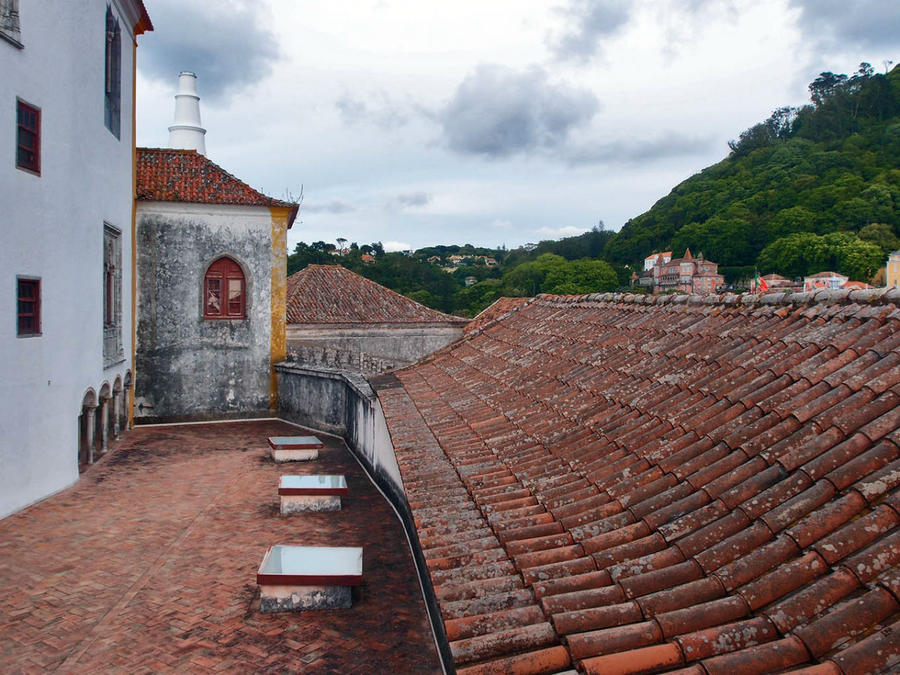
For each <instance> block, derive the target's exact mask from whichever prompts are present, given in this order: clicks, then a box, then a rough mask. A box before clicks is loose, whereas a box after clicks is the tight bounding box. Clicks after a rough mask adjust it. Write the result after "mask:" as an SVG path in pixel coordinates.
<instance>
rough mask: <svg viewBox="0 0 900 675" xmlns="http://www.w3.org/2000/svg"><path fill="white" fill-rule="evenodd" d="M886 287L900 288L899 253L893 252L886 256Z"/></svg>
mask: <svg viewBox="0 0 900 675" xmlns="http://www.w3.org/2000/svg"><path fill="white" fill-rule="evenodd" d="M886 272H887V276H886V279H885V285H886V286H893V287H894V288H898V287H900V251H894V252H893V253H891V254H890V255H889V256H888V260H887V270H886Z"/></svg>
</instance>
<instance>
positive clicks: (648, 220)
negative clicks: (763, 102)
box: [603, 64, 900, 278]
mask: <svg viewBox="0 0 900 675" xmlns="http://www.w3.org/2000/svg"><path fill="white" fill-rule="evenodd" d="M810 95H811V101H812V102H811V103H810V104H809V105H807V106H804V107H802V108H799V109H796V108H781V109H779V110H776V111H775V112H774V113H773V114H772V117H770V118H769V119H768V120H766V121H765V122H761V123H760V124H757V125H756V126H754V127H752V128H750V129H748V130H746V131H745V132H744V133H742V134H741V136H740V139H739V140H738V141H733V142H732V143H730V144H729V145H730V147H731V149H732V152H731V154H730V155H729V156H728V157H727V158H726V159H724V160H722V161H721V162H719V163H718V164H715V165H713V166H710V167H708V168H706V169H704V170H703V171H701V172H700V173H698V174H696V175H694V176H692V177H691V178H689V179H688V180H686V181H684V182H683V183H681V184H680V185H678V186H677V187H675V189H673V190H672V192H671V193H669V194H668V195H667V196H665V197H664V198H662V199H660V200H659V201H658V202H657V203H656V204H655V205H654V206H653V208H651V209H650V210H649V211H647V212H646V213H644V214H642V215H640V216H638V217H636V218H633V219H632V220H629V221H628V222H627V223H626V224H625V225H624V227H623V228H622V230H621V231H620V232H619V233H618V234H617V235H616V236H615V237H613V238H612V239H611V240H610V241H609V242H608V243H607V244H606V247H605V249H604V255H603V257H604V258H605V259H606V260H608V261H609V262H611V263H613V264H617V265H625V264H632V265H635V264H637V263H639V262H640V261H641V260H642V259H643V258H644V257H645V256H647V255H649V254H650V253H652V252H654V251H661V250H672V251H674V252H675V254H676V255H680V254H681V252H682V251H683V250H684V249H685V248H687V247H690V248H691V250H692V251H693V252H694V253H695V254H696V253H698V252H702V253H703V254H704V255H705V256H706V257H707V258H708V259H710V260H714V261H716V262H718V263H719V264H720V265H721V266H723V267H724V268H725V269H723V270H722V271H723V272H725V274H726V276H731V277H732V278H739V277H741V276H745V275H747V274H748V273H752V270H753V268H754V267H755V266H757V265H758V266H759V268H760V271H761V272H769V271H775V272H780V273H782V274H789V275H793V274H805V273H809V272H814V271H821V270H822V269H826V268H829V267H831V268H834V267H843V268H844V269H843V270H839V271H844V272H845V273H850V274H851V276H853V277H854V278H860V277H862V276H866V275H868V276H871V274H873V273H874V272H875V270H876V269H877V268H878V266H879V265H881V264H883V261H884V257H883V255H884V253H886V252H887V251H889V250H891V249H892V248H898V247H900V240H898V239H897V236H898V235H900V67H897V68H894V70H893V71H892V72H891V73H890V74H889V75H880V74H875V73H874V72H873V71H872V68H871V67H870V66H869V65H868V64H861V65H860V70H859V71H858V72H857V73H855V74H854V75H852V76H846V75H836V74H834V73H822V75H820V76H819V78H817V79H816V80H815V81H814V82H813V83H812V84H811V85H810ZM876 259H877V260H876ZM816 268H818V269H816Z"/></svg>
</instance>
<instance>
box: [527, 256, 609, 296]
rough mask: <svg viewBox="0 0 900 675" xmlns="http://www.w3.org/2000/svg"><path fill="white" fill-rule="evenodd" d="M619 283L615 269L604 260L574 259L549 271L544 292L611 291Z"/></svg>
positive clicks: (543, 288) (545, 279)
mask: <svg viewBox="0 0 900 675" xmlns="http://www.w3.org/2000/svg"><path fill="white" fill-rule="evenodd" d="M618 283H619V280H618V277H617V276H616V272H615V270H614V269H613V268H612V267H611V266H610V265H609V263H607V262H605V261H603V260H589V259H586V258H585V259H583V260H573V261H571V262H567V263H565V265H554V266H553V267H552V268H551V269H549V270H548V271H547V275H546V277H545V278H544V284H543V287H542V289H541V290H542V291H543V292H544V293H557V294H578V293H598V292H601V291H611V290H613V289H614V288H615V287H616V286H617V285H618Z"/></svg>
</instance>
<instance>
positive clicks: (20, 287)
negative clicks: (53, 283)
mask: <svg viewBox="0 0 900 675" xmlns="http://www.w3.org/2000/svg"><path fill="white" fill-rule="evenodd" d="M16 299H17V303H16V304H17V312H18V319H17V321H16V334H17V335H21V336H27V335H40V334H41V280H40V279H22V278H18V279H16Z"/></svg>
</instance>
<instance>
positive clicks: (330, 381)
mask: <svg viewBox="0 0 900 675" xmlns="http://www.w3.org/2000/svg"><path fill="white" fill-rule="evenodd" d="M275 371H276V373H277V375H278V406H279V410H278V414H279V417H281V418H282V419H285V420H288V421H291V422H295V423H297V424H301V425H303V426H306V427H309V428H311V429H316V430H321V431H325V432H328V433H331V434H335V435H337V436H340V437H342V438H343V439H344V441H345V442H346V443H347V446H348V447H349V448H350V450H351V451H352V452H353V453H354V454H355V455H356V457H357V458H358V459H359V461H360V462H361V463H362V465H363V466H364V467H365V469H366V471H367V472H368V474H369V475H370V476H371V477H372V479H373V480H374V481H375V483H376V484H377V485H378V487H379V488H380V489H381V491H382V492H383V493H384V494H385V496H386V497H387V498H388V500H389V501H390V502H391V503H392V504H393V506H394V508H395V510H396V511H397V514H398V515H399V516H400V520H401V521H402V523H403V527H404V529H405V531H406V535H407V539H408V540H409V543H410V549H411V550H412V554H413V559H414V561H415V564H416V568H417V570H418V574H419V580H420V582H421V584H422V591H423V594H424V598H425V604H426V606H427V607H428V614H429V618H430V619H431V625H432V631H433V632H434V635H435V641H436V642H437V645H438V649H439V651H440V654H441V659H442V661H443V662H444V670H445V672H453V667H452V662H453V660H452V657H451V655H450V651H449V642H448V640H447V637H446V633H445V630H444V624H443V622H442V621H441V618H440V611H439V610H438V604H437V599H436V597H435V594H434V588H433V587H432V584H431V577H430V576H429V574H428V568H427V566H426V564H425V557H424V556H423V554H422V547H421V545H420V543H419V539H418V534H417V533H416V528H415V524H414V523H413V519H412V514H411V511H410V507H409V503H408V502H407V499H406V492H405V489H404V486H403V480H402V478H401V477H400V469H399V467H398V466H397V459H396V456H395V455H394V447H393V445H392V441H391V435H390V433H389V432H388V429H387V424H386V422H385V418H384V413H383V412H382V409H381V403H380V402H379V400H378V397H377V395H376V393H375V391H374V390H373V388H372V385H370V383H369V381H368V380H366V378H364V377H363V376H362V375H361V374H360V373H357V372H351V371H343V370H337V369H333V368H332V369H329V368H321V367H319V368H315V367H310V366H307V365H303V364H299V363H293V362H284V363H279V364H277V365H276V366H275ZM373 381H374V382H375V383H376V386H377V387H379V388H381V387H385V388H390V387H392V386H396V387H399V382H397V381H396V379H394V378H393V377H392V376H391V375H390V374H386V375H381V376H379V377H378V378H373Z"/></svg>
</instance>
